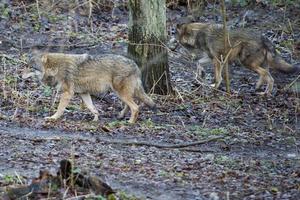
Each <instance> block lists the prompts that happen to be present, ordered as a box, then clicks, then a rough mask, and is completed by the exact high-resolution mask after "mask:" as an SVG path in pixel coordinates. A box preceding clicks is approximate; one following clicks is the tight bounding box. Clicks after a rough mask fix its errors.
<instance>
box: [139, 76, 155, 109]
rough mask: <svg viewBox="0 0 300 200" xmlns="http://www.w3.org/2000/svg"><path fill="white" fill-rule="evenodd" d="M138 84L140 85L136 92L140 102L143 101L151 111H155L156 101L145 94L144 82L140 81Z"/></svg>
mask: <svg viewBox="0 0 300 200" xmlns="http://www.w3.org/2000/svg"><path fill="white" fill-rule="evenodd" d="M137 84H138V86H137V88H136V91H135V94H136V97H137V98H138V99H139V100H141V101H142V102H144V103H145V104H146V105H147V106H149V107H150V108H151V109H153V110H155V109H156V105H155V103H154V101H153V100H152V99H151V98H150V97H149V96H148V95H147V94H146V93H145V90H144V88H143V85H142V81H141V80H138V83H137Z"/></svg>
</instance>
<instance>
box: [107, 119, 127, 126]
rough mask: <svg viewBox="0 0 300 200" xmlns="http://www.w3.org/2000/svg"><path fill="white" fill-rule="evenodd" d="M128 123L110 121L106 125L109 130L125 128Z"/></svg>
mask: <svg viewBox="0 0 300 200" xmlns="http://www.w3.org/2000/svg"><path fill="white" fill-rule="evenodd" d="M127 124H128V123H127V122H126V121H118V120H116V121H111V122H109V123H108V124H107V125H108V127H109V128H116V127H120V126H125V125H127Z"/></svg>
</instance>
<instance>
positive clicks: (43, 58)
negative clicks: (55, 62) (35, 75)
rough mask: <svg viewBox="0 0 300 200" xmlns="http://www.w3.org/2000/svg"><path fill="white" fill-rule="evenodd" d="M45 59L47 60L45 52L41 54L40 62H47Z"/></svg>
mask: <svg viewBox="0 0 300 200" xmlns="http://www.w3.org/2000/svg"><path fill="white" fill-rule="evenodd" d="M47 60H48V57H47V55H46V54H44V55H42V57H41V61H42V63H44V64H45V63H47Z"/></svg>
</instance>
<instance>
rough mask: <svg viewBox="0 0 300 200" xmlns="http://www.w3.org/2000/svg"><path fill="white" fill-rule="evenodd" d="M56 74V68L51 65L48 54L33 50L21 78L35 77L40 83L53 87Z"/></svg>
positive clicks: (55, 83) (55, 81) (55, 82)
mask: <svg viewBox="0 0 300 200" xmlns="http://www.w3.org/2000/svg"><path fill="white" fill-rule="evenodd" d="M57 73H58V67H57V66H56V65H55V64H54V65H53V63H51V61H50V59H49V56H48V54H47V53H42V52H39V51H36V50H34V51H32V53H31V55H30V59H29V62H28V63H27V68H26V69H25V70H24V71H23V75H22V78H23V79H27V78H29V77H37V78H38V79H39V81H41V82H42V83H44V84H46V85H48V86H52V87H54V86H56V85H57V83H58V81H57V80H56V75H57Z"/></svg>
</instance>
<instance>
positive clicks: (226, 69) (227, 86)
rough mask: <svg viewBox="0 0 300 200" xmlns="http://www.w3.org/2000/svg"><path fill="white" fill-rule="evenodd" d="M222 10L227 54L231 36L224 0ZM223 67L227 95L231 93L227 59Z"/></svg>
mask: <svg viewBox="0 0 300 200" xmlns="http://www.w3.org/2000/svg"><path fill="white" fill-rule="evenodd" d="M221 9H222V15H223V29H224V30H223V31H224V51H225V52H227V46H228V41H229V39H228V41H227V37H228V38H229V36H228V32H227V27H226V26H227V25H226V10H225V1H224V0H222V1H221ZM229 52H231V51H229ZM229 52H228V53H227V55H229ZM228 57H229V56H228ZM223 66H224V68H225V81H226V91H227V93H230V81H229V69H228V62H226V59H225V62H224V63H223ZM221 69H222V68H221ZM221 73H222V72H221Z"/></svg>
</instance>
